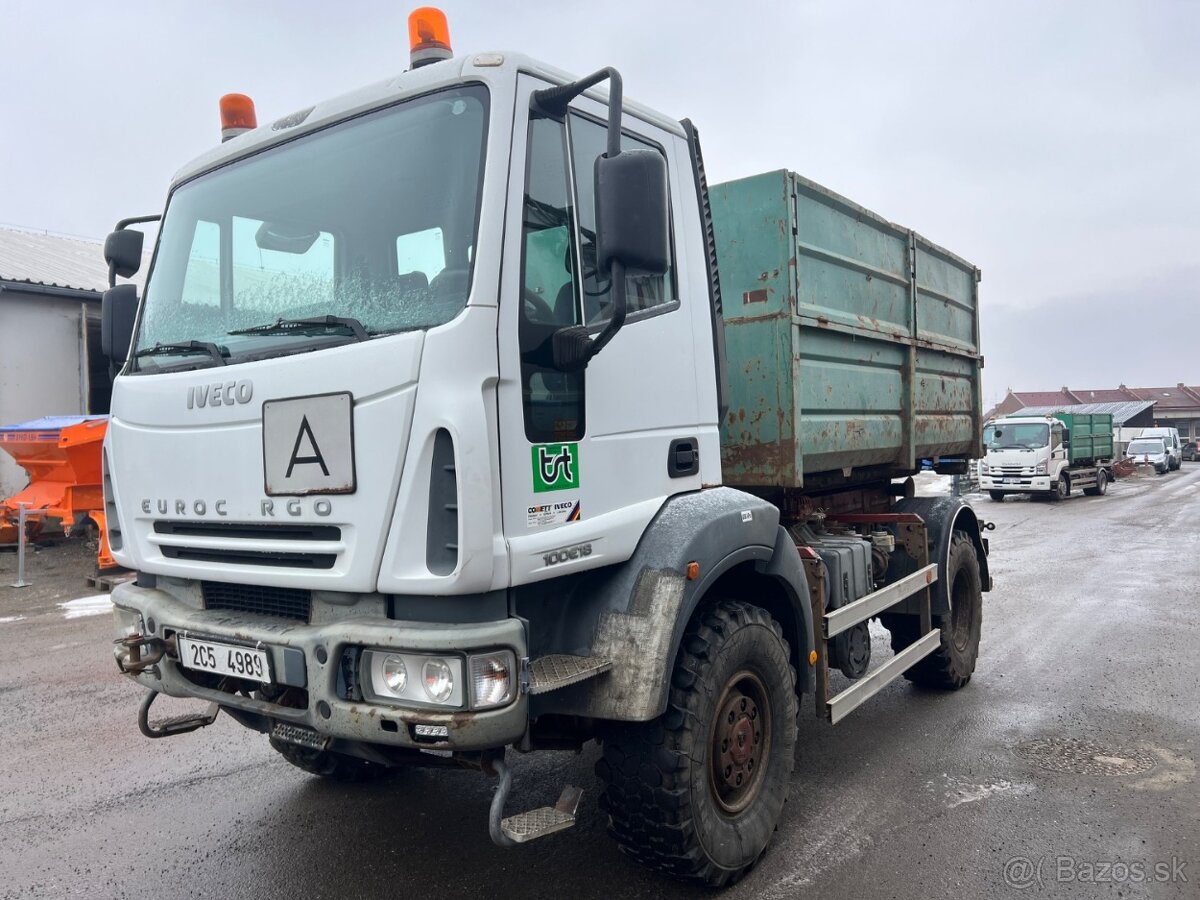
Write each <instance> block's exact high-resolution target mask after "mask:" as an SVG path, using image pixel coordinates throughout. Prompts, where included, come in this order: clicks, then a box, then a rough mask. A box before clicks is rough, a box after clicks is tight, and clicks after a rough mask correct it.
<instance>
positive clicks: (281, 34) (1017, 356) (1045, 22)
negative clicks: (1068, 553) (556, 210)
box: [0, 0, 1200, 402]
mask: <svg viewBox="0 0 1200 900" xmlns="http://www.w3.org/2000/svg"><path fill="white" fill-rule="evenodd" d="M414 5H415V4H414ZM442 8H443V9H445V10H446V11H447V13H448V15H449V18H450V27H451V34H452V39H453V43H454V46H455V49H456V52H458V53H466V52H473V51H479V50H486V49H512V50H519V51H522V52H526V53H529V54H530V55H533V56H537V57H539V58H542V59H544V60H546V61H547V62H549V63H552V64H555V65H558V66H561V67H563V68H566V69H568V70H571V71H575V72H578V73H585V72H589V71H591V70H593V69H596V68H599V67H600V66H604V65H615V66H617V67H618V68H619V69H620V70H621V71H622V73H623V74H624V76H625V89H626V93H627V94H628V95H629V96H631V97H634V98H636V99H638V100H640V101H642V102H644V103H647V104H649V105H650V106H653V107H655V108H658V109H660V110H662V111H663V112H666V113H668V114H670V115H672V116H676V117H684V116H687V117H690V118H691V119H692V120H693V121H694V122H695V123H696V124H697V126H698V127H699V128H700V131H701V135H702V137H703V139H704V146H705V157H706V163H707V165H708V169H709V177H710V180H712V181H714V182H716V181H722V180H726V179H730V178H735V177H739V176H743V175H749V174H753V173H755V172H760V171H765V170H768V169H777V168H783V167H786V168H790V169H793V170H794V171H797V172H799V173H801V174H802V175H805V176H807V177H809V178H811V179H813V180H815V181H818V182H820V183H822V184H824V185H826V186H828V187H830V188H832V189H834V190H836V191H838V192H840V193H843V194H846V195H847V196H849V197H850V198H852V199H854V200H856V201H858V202H860V203H862V204H863V205H865V206H867V207H870V208H871V209H874V210H876V211H878V212H879V213H881V214H882V215H884V216H886V217H888V218H890V219H892V220H894V221H896V222H899V223H901V224H903V225H905V226H909V227H913V228H915V229H917V230H918V231H920V232H921V233H923V234H925V235H926V236H927V237H929V238H930V239H932V240H934V241H936V242H938V243H941V244H943V245H945V246H946V247H948V248H950V249H951V250H953V251H955V252H956V253H958V254H960V255H961V256H965V257H966V258H967V259H969V260H971V261H972V262H974V263H975V264H977V265H978V266H980V268H982V270H983V283H982V285H981V291H982V303H983V309H984V313H983V349H984V353H985V355H986V359H987V369H986V372H985V401H988V402H991V401H994V400H998V399H999V398H1000V397H1001V396H1003V392H1004V389H1005V388H1006V387H1010V386H1011V387H1013V388H1015V389H1025V390H1032V389H1042V388H1047V389H1053V388H1057V387H1059V386H1061V385H1063V384H1069V385H1070V386H1072V387H1078V388H1090V387H1105V386H1115V385H1116V384H1117V383H1118V382H1124V383H1126V384H1129V385H1159V384H1162V385H1173V384H1175V383H1176V382H1179V381H1185V382H1187V383H1189V384H1198V383H1200V291H1198V290H1197V287H1196V286H1197V284H1198V283H1200V171H1198V169H1200V2H1190V0H1179V2H1170V0H1160V2H1097V0H1092V2H1064V3H1046V2H1014V0H1004V2H988V3H984V2H980V3H964V2H916V0H910V2H886V3H885V2H873V3H868V2H845V0H841V2H833V0H830V2H823V3H759V2H745V0H743V2H734V3H731V2H725V3H720V4H717V3H708V2H688V3H665V2H664V3H652V2H646V0H637V2H625V0H603V2H600V0H595V2H590V3H573V2H569V0H558V2H529V0H524V2H519V3H500V2H490V0H481V2H465V0H455V2H446V3H444V4H443V6H442ZM409 10H410V7H409V6H406V5H405V4H403V3H396V2H394V0H392V2H388V3H373V2H372V3H367V2H361V3H360V2H350V0H343V2H339V3H331V2H323V3H316V2H294V0H293V2H286V3H285V2H271V3H265V2H264V3H251V2H246V0H243V2H213V0H208V2H205V3H202V4H201V3H194V2H188V3H183V2H179V3H175V2H154V3H151V2H143V3H121V2H117V3H95V2H87V3H80V2H66V3H62V4H57V5H56V4H46V3H24V2H16V3H14V2H12V0H4V3H3V5H2V6H0V34H3V35H4V37H5V41H4V87H3V89H2V90H0V135H2V137H0V222H3V223H6V224H15V225H20V226H24V227H32V228H38V229H48V230H51V231H57V232H65V233H69V234H78V235H84V236H90V237H101V236H103V235H104V234H105V233H107V231H108V230H109V229H110V228H111V227H112V225H113V223H114V222H115V221H116V220H117V219H118V218H121V217H123V216H126V215H134V214H138V213H145V212H152V211H158V210H159V209H161V207H162V203H163V199H164V196H165V192H166V188H167V183H168V181H169V179H170V177H171V175H172V174H173V172H174V171H175V170H176V169H178V168H179V167H180V166H181V165H182V164H183V163H184V162H186V161H187V160H188V159H189V158H191V157H193V156H195V155H197V154H198V153H200V152H202V151H203V150H205V149H207V148H208V147H210V146H211V145H212V144H214V143H216V142H217V141H218V140H219V128H218V121H217V98H218V97H219V96H220V95H221V94H224V93H227V92H230V91H241V92H245V93H248V94H250V95H251V96H252V97H253V98H254V99H255V101H256V103H257V106H258V110H259V117H260V120H262V119H268V120H269V119H271V118H274V117H276V116H279V115H282V114H285V113H288V112H291V111H293V110H295V109H298V108H301V107H304V106H308V105H310V104H311V103H312V102H314V101H315V100H319V99H323V98H325V97H329V96H332V95H335V94H339V93H342V92H344V91H347V90H350V89H352V88H355V87H357V86H360V85H362V84H365V83H369V82H372V81H377V80H379V79H381V78H384V77H387V76H390V75H393V74H395V73H397V72H399V71H402V70H403V69H404V68H406V66H407V56H408V52H407V31H406V24H405V23H406V17H407V14H408V12H409Z"/></svg>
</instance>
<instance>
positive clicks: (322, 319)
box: [226, 316, 371, 341]
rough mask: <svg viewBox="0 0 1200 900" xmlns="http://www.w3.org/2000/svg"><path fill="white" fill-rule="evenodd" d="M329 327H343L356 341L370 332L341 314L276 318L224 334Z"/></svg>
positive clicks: (309, 330) (308, 330)
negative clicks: (302, 317)
mask: <svg viewBox="0 0 1200 900" xmlns="http://www.w3.org/2000/svg"><path fill="white" fill-rule="evenodd" d="M330 328H344V329H345V330H346V331H348V332H349V333H350V334H351V335H352V336H353V337H354V339H355V340H356V341H365V340H367V339H369V338H370V337H371V333H370V332H369V331H367V329H366V328H364V327H363V323H362V322H360V321H358V319H351V318H348V317H343V316H313V317H312V318H309V319H283V318H280V319H276V320H275V321H274V322H267V323H266V324H265V325H254V326H251V327H250V328H238V329H235V330H234V331H228V332H226V334H311V333H312V332H313V331H314V330H316V331H327V330H329V329H330Z"/></svg>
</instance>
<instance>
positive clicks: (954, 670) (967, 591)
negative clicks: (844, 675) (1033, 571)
mask: <svg viewBox="0 0 1200 900" xmlns="http://www.w3.org/2000/svg"><path fill="white" fill-rule="evenodd" d="M938 578H939V579H943V578H944V579H946V583H947V584H948V585H949V592H950V614H949V615H945V616H934V617H933V626H934V627H935V628H939V629H941V632H942V640H941V644H940V645H939V646H938V649H937V650H935V651H934V652H933V653H931V654H929V656H927V657H925V658H924V659H922V660H921V661H920V662H918V663H917V664H916V665H914V666H912V667H911V668H909V669H908V670H907V671H906V672H905V673H904V677H905V678H907V679H908V680H909V681H911V682H913V683H914V684H918V685H920V686H921V687H929V688H941V689H944V690H951V691H956V690H958V689H959V688H961V687H963V686H964V685H966V683H967V682H968V681H970V680H971V673H972V672H974V671H975V661H976V659H978V657H979V635H980V630H981V626H982V624H983V579H982V578H981V577H980V574H979V557H977V556H976V555H975V544H974V542H972V540H971V537H970V535H968V534H967V533H966V532H965V531H955V532H954V534H953V535H951V537H950V561H949V565H948V566H947V567H946V571H944V572H939V573H938ZM880 618H881V619H882V620H883V624H884V626H885V627H886V628H887V629H888V631H890V632H891V636H892V650H893V651H895V652H896V653H899V652H900V651H901V650H903V649H904V648H905V647H908V646H909V645H911V644H913V643H914V642H916V641H917V640H918V639H919V638H920V637H921V634H920V631H921V620H920V618H919V617H918V616H912V615H885V616H881V617H880Z"/></svg>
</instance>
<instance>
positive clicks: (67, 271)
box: [0, 227, 146, 292]
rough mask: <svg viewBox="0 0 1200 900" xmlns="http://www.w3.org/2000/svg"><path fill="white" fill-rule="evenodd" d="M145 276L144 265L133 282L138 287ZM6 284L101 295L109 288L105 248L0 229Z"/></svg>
mask: <svg viewBox="0 0 1200 900" xmlns="http://www.w3.org/2000/svg"><path fill="white" fill-rule="evenodd" d="M145 272H146V265H145V264H143V265H142V268H141V271H140V272H138V275H137V276H136V277H135V278H134V279H132V280H133V281H135V282H137V284H138V285H139V287H140V286H141V284H142V281H143V278H144V276H145ZM4 281H7V282H17V283H24V284H37V285H46V286H51V287H62V288H77V289H82V290H87V291H97V292H102V291H104V290H107V288H108V266H107V265H105V262H104V245H103V243H102V242H100V241H93V240H88V239H87V238H77V237H63V236H61V235H56V234H46V233H44V232H37V231H24V230H21V229H16V228H6V227H0V282H4Z"/></svg>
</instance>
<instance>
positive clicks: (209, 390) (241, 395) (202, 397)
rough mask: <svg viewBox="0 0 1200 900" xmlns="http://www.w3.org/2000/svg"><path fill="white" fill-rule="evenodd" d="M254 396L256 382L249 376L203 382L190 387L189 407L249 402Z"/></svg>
mask: <svg viewBox="0 0 1200 900" xmlns="http://www.w3.org/2000/svg"><path fill="white" fill-rule="evenodd" d="M253 396H254V382H252V381H251V380H250V379H249V378H243V379H242V380H241V381H225V382H219V383H217V384H201V385H198V386H195V387H190V388H188V399H187V408H188V409H195V408H196V407H197V406H233V405H234V404H235V403H249V402H250V398H251V397H253Z"/></svg>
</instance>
